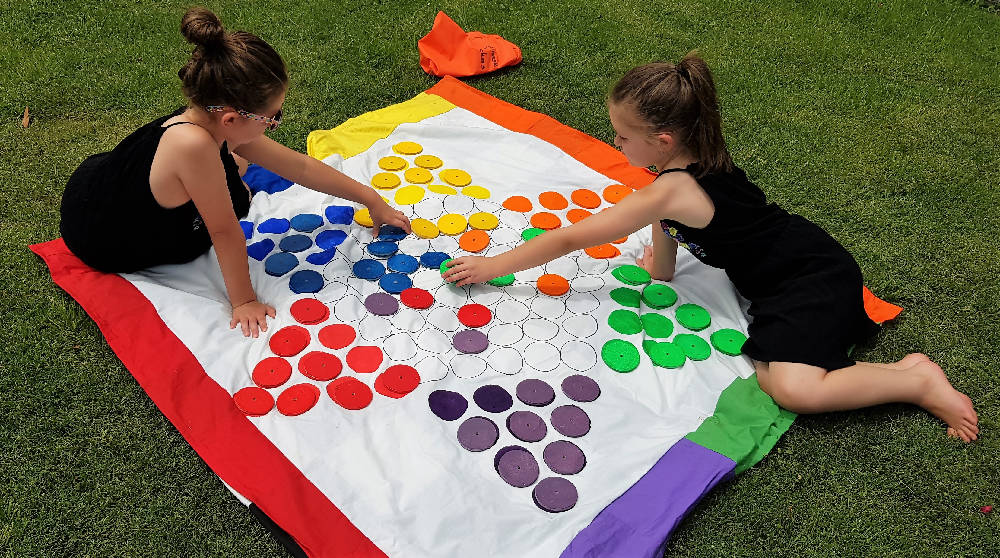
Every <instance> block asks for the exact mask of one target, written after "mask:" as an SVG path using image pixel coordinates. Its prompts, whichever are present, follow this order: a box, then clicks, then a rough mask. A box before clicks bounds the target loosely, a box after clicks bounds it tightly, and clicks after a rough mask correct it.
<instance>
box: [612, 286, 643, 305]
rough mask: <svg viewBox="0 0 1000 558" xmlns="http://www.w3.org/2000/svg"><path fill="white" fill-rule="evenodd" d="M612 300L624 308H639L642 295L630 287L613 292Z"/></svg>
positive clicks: (619, 288)
mask: <svg viewBox="0 0 1000 558" xmlns="http://www.w3.org/2000/svg"><path fill="white" fill-rule="evenodd" d="M611 299H612V300H614V301H615V302H617V303H618V304H621V305H622V306H628V307H630V308H638V307H639V301H640V300H642V295H641V294H639V291H637V290H635V289H629V288H628V287H618V288H617V289H613V290H612V291H611Z"/></svg>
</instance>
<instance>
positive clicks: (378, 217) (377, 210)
mask: <svg viewBox="0 0 1000 558" xmlns="http://www.w3.org/2000/svg"><path fill="white" fill-rule="evenodd" d="M368 211H369V212H370V213H371V216H372V224H373V225H374V228H373V229H372V235H373V236H378V233H379V231H380V230H382V225H393V226H395V227H399V228H401V229H403V230H404V231H406V234H410V233H411V232H413V229H411V228H410V219H409V218H408V217H407V216H406V214H404V213H403V212H402V211H399V210H396V209H393V208H391V207H389V204H387V203H385V202H384V201H382V199H381V198H379V200H378V203H376V204H374V205H373V206H369V207H368Z"/></svg>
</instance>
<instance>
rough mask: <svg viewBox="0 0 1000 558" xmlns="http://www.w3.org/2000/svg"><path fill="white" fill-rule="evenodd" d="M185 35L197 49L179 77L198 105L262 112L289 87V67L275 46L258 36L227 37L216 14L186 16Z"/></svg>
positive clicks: (191, 11)
mask: <svg viewBox="0 0 1000 558" xmlns="http://www.w3.org/2000/svg"><path fill="white" fill-rule="evenodd" d="M181 34H183V35H184V38H185V39H187V41H188V42H189V43H192V44H194V45H195V49H194V51H193V52H192V53H191V58H190V59H189V60H188V62H187V64H185V65H184V67H182V68H181V69H180V71H178V72H177V77H179V78H180V79H181V84H182V88H183V91H184V95H185V96H186V97H187V98H188V100H189V101H190V102H191V103H192V104H194V105H196V106H200V107H206V106H209V105H226V106H231V107H235V108H240V109H243V110H247V111H251V112H253V111H255V110H262V109H264V108H265V107H266V106H267V104H268V103H269V102H270V101H271V100H272V99H273V98H274V96H275V95H276V94H277V93H279V92H281V91H283V90H284V89H285V87H286V86H287V84H288V73H287V71H286V69H285V62H284V61H283V60H282V59H281V56H280V55H279V54H278V53H277V52H276V51H275V50H274V49H273V48H271V45H269V44H267V43H266V42H264V41H263V40H261V39H260V38H259V37H257V36H256V35H254V34H252V33H247V32H245V31H235V32H227V31H226V30H225V29H224V28H223V27H222V22H221V21H219V18H218V16H216V15H215V14H214V13H212V12H211V11H210V10H207V9H205V8H191V9H189V10H188V11H187V12H185V13H184V17H183V18H181Z"/></svg>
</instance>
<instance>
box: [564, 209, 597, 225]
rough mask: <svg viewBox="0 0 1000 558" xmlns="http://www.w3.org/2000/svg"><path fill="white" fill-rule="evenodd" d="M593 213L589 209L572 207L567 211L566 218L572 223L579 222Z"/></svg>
mask: <svg viewBox="0 0 1000 558" xmlns="http://www.w3.org/2000/svg"><path fill="white" fill-rule="evenodd" d="M591 215H593V213H591V212H589V211H587V210H586V209H579V208H574V209H570V210H569V211H567V212H566V218H567V219H569V222H570V223H578V222H580V221H583V220H584V219H586V218H587V217H590V216H591Z"/></svg>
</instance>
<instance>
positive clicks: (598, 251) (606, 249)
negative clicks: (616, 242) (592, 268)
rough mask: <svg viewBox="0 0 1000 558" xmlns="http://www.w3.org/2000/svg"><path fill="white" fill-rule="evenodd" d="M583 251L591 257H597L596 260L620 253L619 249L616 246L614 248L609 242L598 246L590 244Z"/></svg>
mask: <svg viewBox="0 0 1000 558" xmlns="http://www.w3.org/2000/svg"><path fill="white" fill-rule="evenodd" d="M584 252H586V253H587V255H588V256H590V257H591V258H595V259H598V260H604V259H607V258H614V257H617V256H620V255H621V253H622V252H621V250H619V249H618V248H616V247H614V246H612V245H610V244H601V245H600V246H591V247H590V248H587V249H586V250H584Z"/></svg>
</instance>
